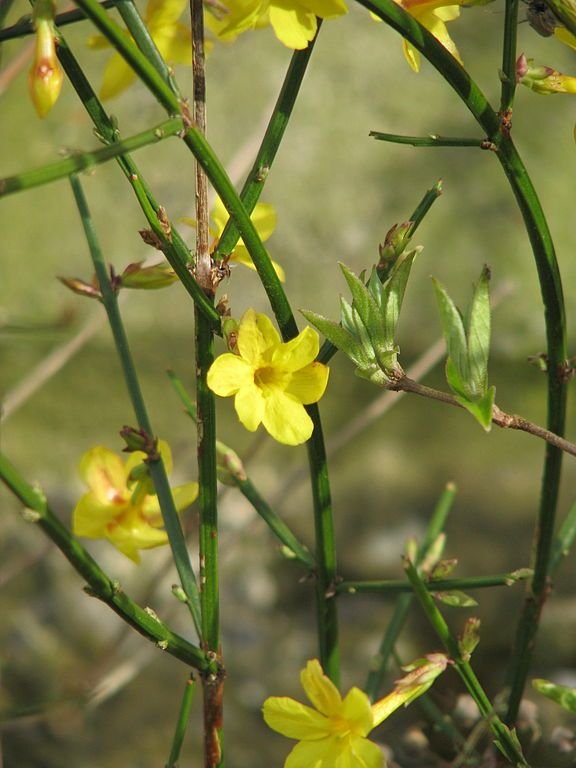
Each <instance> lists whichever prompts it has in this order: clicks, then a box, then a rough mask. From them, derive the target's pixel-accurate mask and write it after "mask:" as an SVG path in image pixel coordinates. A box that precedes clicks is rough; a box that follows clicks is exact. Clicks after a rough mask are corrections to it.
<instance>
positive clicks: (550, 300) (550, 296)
mask: <svg viewBox="0 0 576 768" xmlns="http://www.w3.org/2000/svg"><path fill="white" fill-rule="evenodd" d="M358 2H359V3H360V4H361V5H363V6H364V7H365V8H368V9H369V10H371V11H373V12H374V13H375V14H376V15H377V16H378V17H379V18H381V19H382V20H383V21H385V22H387V23H388V24H389V25H390V26H392V27H393V28H394V29H396V31H398V32H399V33H400V34H401V35H402V36H403V37H405V38H406V39H407V40H409V42H411V43H412V44H413V45H414V46H415V47H416V48H417V49H418V50H419V51H420V52H421V53H422V54H423V55H424V56H425V57H426V58H427V59H428V61H430V63H431V64H432V65H433V66H434V67H435V68H436V69H437V70H438V72H439V73H440V74H441V75H442V77H443V78H444V79H445V80H446V81H447V82H448V83H449V85H450V86H451V87H452V88H453V89H454V91H455V92H456V93H457V94H458V96H459V97H460V98H461V99H462V101H463V102H464V104H465V105H466V107H467V108H468V109H469V110H470V112H471V113H472V115H473V116H474V118H475V119H476V121H477V122H478V123H479V125H480V126H481V127H482V128H483V130H484V131H485V132H486V136H487V138H488V139H489V141H490V142H492V143H493V144H494V150H495V152H494V154H496V156H497V157H498V160H499V161H500V163H501V165H502V168H503V170H504V173H505V174H506V177H507V178H508V182H509V184H510V187H511V189H512V191H513V193H514V196H515V198H516V202H517V204H518V207H519V209H520V211H521V213H522V216H523V218H524V225H525V228H526V232H527V234H528V237H529V239H530V244H531V246H532V252H533V255H534V260H535V263H536V269H537V272H538V278H539V282H540V291H541V295H542V300H543V304H544V318H545V322H546V339H547V361H548V403H547V409H548V416H547V428H548V429H549V430H550V431H551V432H553V433H555V434H556V435H559V436H560V437H563V435H564V429H565V421H566V395H567V363H566V357H567V351H566V321H565V313H564V298H563V295H562V283H561V278H560V272H559V269H558V263H557V260H556V254H555V252H554V246H553V243H552V238H551V235H550V231H549V229H548V224H547V222H546V219H545V216H544V213H543V211H542V207H541V205H540V202H539V200H538V197H537V195H536V191H535V189H534V186H533V184H532V181H531V179H530V177H529V176H528V173H527V171H526V168H525V167H524V164H523V163H522V160H521V158H520V156H519V155H518V152H517V151H516V148H515V146H514V144H513V142H512V139H511V138H510V132H509V129H510V126H509V123H508V122H507V121H504V122H501V120H500V118H499V117H498V115H496V113H495V112H494V110H493V109H492V107H491V106H490V104H489V103H488V101H487V99H486V97H485V96H484V94H483V93H482V92H481V91H480V89H479V88H478V86H477V85H476V83H475V82H474V81H473V80H472V79H471V78H470V76H469V75H468V73H467V72H466V71H465V70H464V69H463V67H462V66H461V65H460V64H459V63H458V62H457V61H456V59H455V58H454V57H453V56H451V55H450V54H449V53H448V51H447V50H446V49H445V48H444V46H442V45H441V44H440V43H439V42H438V41H437V40H436V39H435V38H434V36H433V35H431V34H430V33H429V32H428V30H426V29H424V27H422V26H421V25H420V24H419V23H418V22H417V21H416V20H415V19H413V18H412V17H411V16H410V15H409V14H407V13H406V12H405V11H404V10H403V9H402V8H401V7H400V6H399V5H397V4H396V3H395V2H394V0H358ZM550 4H551V5H554V4H556V0H551V2H550ZM561 469H562V452H561V451H560V450H559V449H558V448H556V447H553V446H551V445H547V446H546V453H545V459H544V469H543V475H542V483H541V492H540V507H539V512H538V522H537V525H536V529H535V545H534V549H535V566H534V579H533V582H532V585H531V590H530V593H529V595H528V597H527V599H526V601H525V604H524V609H523V613H522V615H521V617H520V620H519V622H518V627H517V633H516V647H515V648H514V651H513V654H512V662H511V669H510V676H509V682H510V699H509V707H508V715H507V721H508V722H513V721H514V720H515V719H516V717H517V714H518V709H519V706H520V701H521V698H522V692H523V690H524V687H525V683H526V677H527V674H528V670H529V668H530V663H531V658H532V651H533V647H534V643H535V639H536V634H537V631H538V625H539V620H540V614H541V610H542V607H543V605H544V602H545V600H546V597H547V594H548V591H549V585H548V578H549V566H550V557H551V546H552V541H553V531H554V523H555V516H556V507H557V502H558V492H559V485H560V476H561Z"/></svg>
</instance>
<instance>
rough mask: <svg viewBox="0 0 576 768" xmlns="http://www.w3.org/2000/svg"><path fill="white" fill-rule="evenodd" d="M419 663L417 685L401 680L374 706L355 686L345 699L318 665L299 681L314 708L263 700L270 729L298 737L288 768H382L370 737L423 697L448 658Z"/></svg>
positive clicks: (287, 700)
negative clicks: (418, 697) (410, 704)
mask: <svg viewBox="0 0 576 768" xmlns="http://www.w3.org/2000/svg"><path fill="white" fill-rule="evenodd" d="M419 662H422V663H421V664H420V672H419V674H420V676H421V678H422V679H420V678H418V680H419V682H418V680H417V679H416V678H415V677H414V672H411V675H412V677H411V678H410V675H408V676H407V678H405V679H403V680H400V681H398V682H397V687H396V688H395V690H394V691H393V692H392V693H390V694H389V695H388V696H386V697H385V698H383V699H380V701H377V702H376V703H375V704H372V705H371V704H370V701H369V699H368V696H367V695H366V694H365V693H364V692H363V691H361V690H360V689H359V688H351V689H350V690H349V691H348V693H347V694H346V696H345V697H344V698H342V696H341V695H340V693H339V691H338V689H337V688H336V686H335V685H334V684H333V683H332V682H331V681H330V680H329V679H328V678H327V677H326V675H324V674H323V672H322V667H321V666H320V663H319V662H318V661H317V660H316V659H312V661H309V662H308V663H307V665H306V668H305V669H303V670H302V672H301V673H300V681H301V683H302V687H303V688H304V691H305V693H306V695H307V696H308V698H309V700H310V702H311V703H312V705H313V707H314V708H313V707H309V706H307V705H306V704H301V703H300V702H299V701H295V700H294V699H290V698H288V697H285V696H284V697H277V696H272V697H270V698H269V699H266V701H265V702H264V707H263V714H264V720H265V721H266V723H267V725H269V726H270V728H272V729H273V730H275V731H278V733H281V734H282V735H283V736H286V737H287V738H289V739H298V744H296V746H295V747H294V748H293V749H292V751H291V752H290V754H289V755H288V757H287V758H286V762H285V763H284V768H382V766H383V765H384V756H383V754H382V751H381V750H380V748H379V747H378V746H377V745H376V744H375V743H374V742H373V741H370V740H369V739H367V738H366V737H367V736H368V734H369V733H370V731H372V729H373V728H375V727H376V726H377V725H380V723H382V722H383V721H384V720H385V719H386V718H387V717H389V716H390V715H391V714H392V712H394V711H395V710H396V709H398V707H400V706H402V705H403V704H408V703H410V702H411V701H412V700H413V699H414V698H416V697H417V696H420V695H421V694H422V693H424V692H425V691H426V690H427V689H428V688H429V687H430V685H432V683H433V681H434V680H435V679H436V677H437V676H438V675H439V674H440V673H441V672H443V671H444V669H445V668H446V665H447V664H448V659H447V657H446V656H444V655H443V654H430V656H429V657H427V658H426V659H419V660H418V662H414V664H419ZM411 666H413V665H411ZM408 678H410V681H409V682H406V680H407V679H408Z"/></svg>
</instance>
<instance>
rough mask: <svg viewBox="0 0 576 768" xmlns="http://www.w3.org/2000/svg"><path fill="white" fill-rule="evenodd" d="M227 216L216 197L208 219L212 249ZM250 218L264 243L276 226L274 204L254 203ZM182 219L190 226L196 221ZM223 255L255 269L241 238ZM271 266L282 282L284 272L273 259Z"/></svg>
mask: <svg viewBox="0 0 576 768" xmlns="http://www.w3.org/2000/svg"><path fill="white" fill-rule="evenodd" d="M229 218H230V216H229V215H228V211H227V210H226V208H225V207H224V203H223V202H222V200H221V199H220V198H219V197H217V198H216V200H215V201H214V205H213V206H212V209H211V211H210V220H211V222H212V223H211V226H210V234H211V235H212V237H213V238H214V242H213V243H212V250H214V248H216V246H217V245H218V240H219V239H220V236H221V235H222V232H224V228H225V227H226V224H227V223H228V219H229ZM250 219H251V220H252V223H253V224H254V227H255V228H256V232H258V235H259V236H260V240H262V242H263V243H265V242H266V240H268V238H269V237H270V235H271V234H272V232H274V229H275V227H276V211H275V210H274V206H272V205H269V204H268V203H256V205H255V206H254V210H253V211H252V213H251V214H250ZM182 221H183V222H184V223H185V224H188V225H189V226H191V227H195V226H196V221H195V220H194V219H188V218H184V219H182ZM225 255H226V256H227V257H228V261H235V262H237V263H238V264H243V265H244V266H245V267H249V268H250V269H256V267H255V266H254V262H253V261H252V259H251V258H250V254H249V253H248V249H247V248H246V246H245V245H244V241H243V240H242V238H240V240H238V242H237V243H236V245H235V246H234V248H233V250H232V251H231V252H230V253H227V254H225ZM272 266H273V267H274V270H275V272H276V274H277V275H278V277H279V278H280V280H281V281H282V282H284V280H285V274H284V270H283V269H282V267H281V266H280V264H277V263H276V262H275V261H273V262H272Z"/></svg>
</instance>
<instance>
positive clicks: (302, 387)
mask: <svg viewBox="0 0 576 768" xmlns="http://www.w3.org/2000/svg"><path fill="white" fill-rule="evenodd" d="M329 373H330V369H329V368H328V366H327V365H324V364H323V363H310V365H307V366H306V367H305V368H302V370H301V371H296V373H293V374H292V379H291V380H290V384H289V385H288V387H287V388H286V394H289V395H292V396H293V397H295V398H296V399H297V400H299V401H300V402H301V403H304V404H305V405H310V403H317V402H318V400H320V398H321V397H322V395H323V394H324V392H325V391H326V386H327V384H328V375H329Z"/></svg>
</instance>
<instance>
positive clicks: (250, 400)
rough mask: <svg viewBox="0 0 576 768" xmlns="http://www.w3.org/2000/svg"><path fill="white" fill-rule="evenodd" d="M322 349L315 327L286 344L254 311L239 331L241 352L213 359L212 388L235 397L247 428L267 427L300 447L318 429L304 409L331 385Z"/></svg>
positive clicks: (270, 431)
mask: <svg viewBox="0 0 576 768" xmlns="http://www.w3.org/2000/svg"><path fill="white" fill-rule="evenodd" d="M319 347H320V342H319V339H318V334H317V333H316V331H314V330H313V329H312V328H305V329H304V330H303V331H302V332H301V333H300V334H298V336H296V338H294V339H292V340H291V341H289V342H286V343H283V342H282V340H281V338H280V335H279V334H278V331H277V330H276V329H275V328H274V326H273V325H272V323H271V321H270V320H269V319H268V318H267V317H266V315H261V314H258V313H257V312H255V311H254V310H253V309H249V310H248V311H247V312H246V313H245V314H244V316H243V318H242V320H241V321H240V327H239V329H238V338H237V347H236V348H237V352H238V354H231V353H225V354H223V355H220V357H218V358H217V359H216V360H215V361H214V363H213V364H212V366H211V367H210V370H209V371H208V386H209V387H210V389H211V390H212V391H213V392H215V393H216V394H217V395H220V396H221V397H231V396H234V406H235V408H236V413H237V414H238V418H239V419H240V421H241V422H242V424H243V425H244V426H245V427H246V429H248V430H250V431H251V432H254V431H255V430H256V429H257V428H258V426H259V425H260V424H263V425H264V427H265V429H266V430H267V431H268V432H269V433H270V435H272V437H273V438H274V439H275V440H278V442H280V443H285V444H286V445H299V444H300V443H304V442H305V441H306V440H308V438H309V437H310V435H311V434H312V430H313V424H312V420H311V419H310V417H309V416H308V414H307V413H306V409H305V408H304V405H309V404H310V403H316V402H317V401H318V400H320V398H321V397H322V395H323V394H324V391H325V389H326V385H327V383H328V370H329V369H328V367H327V366H325V365H323V364H322V363H316V362H314V358H315V357H316V356H317V354H318V351H319Z"/></svg>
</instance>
